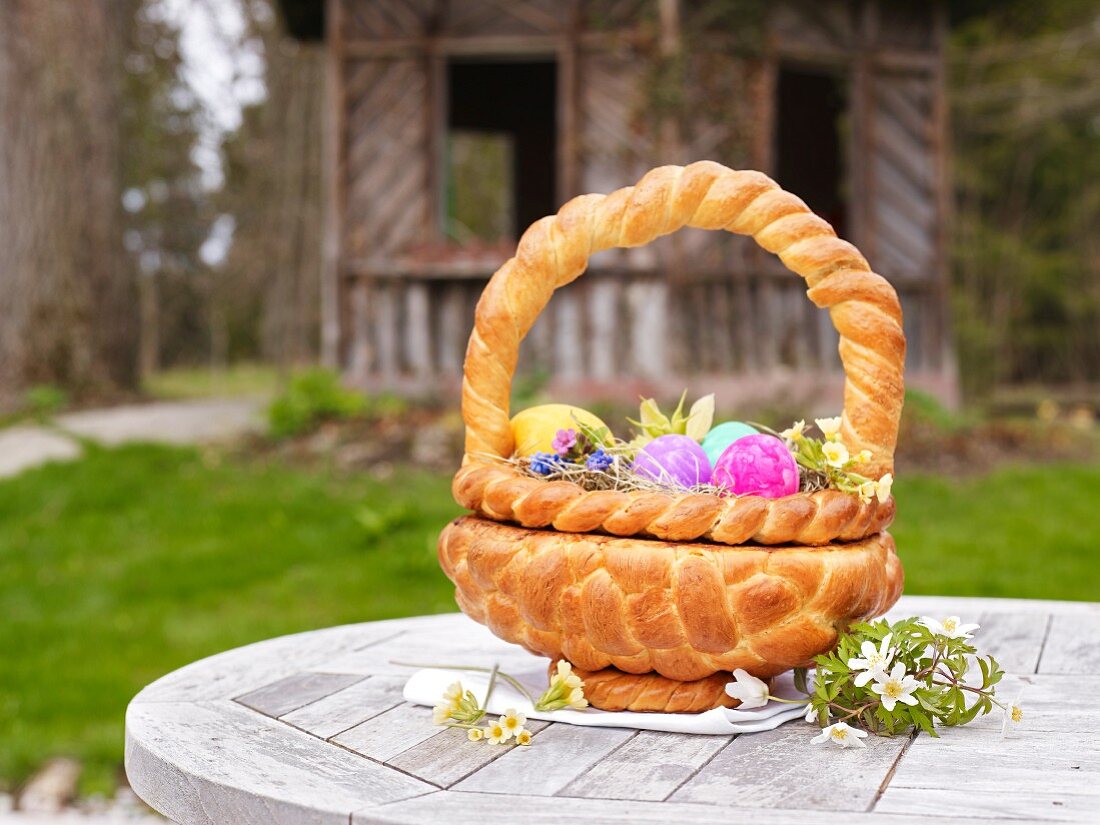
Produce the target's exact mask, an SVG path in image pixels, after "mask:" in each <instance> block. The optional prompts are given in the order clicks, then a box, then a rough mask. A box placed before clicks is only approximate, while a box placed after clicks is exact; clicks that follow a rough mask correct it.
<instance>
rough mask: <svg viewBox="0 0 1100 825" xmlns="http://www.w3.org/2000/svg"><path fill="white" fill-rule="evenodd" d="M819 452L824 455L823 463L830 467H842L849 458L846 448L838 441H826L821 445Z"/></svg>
mask: <svg viewBox="0 0 1100 825" xmlns="http://www.w3.org/2000/svg"><path fill="white" fill-rule="evenodd" d="M821 452H822V454H823V455H824V456H825V463H826V464H828V465H829V466H830V467H838V468H839V467H843V466H844V465H845V464H847V463H848V462H849V461H850V460H851V456H849V455H848V448H847V447H845V446H844V445H843V444H841V443H840V442H839V441H826V442H825V443H824V444H822V445H821Z"/></svg>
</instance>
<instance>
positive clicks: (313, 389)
mask: <svg viewBox="0 0 1100 825" xmlns="http://www.w3.org/2000/svg"><path fill="white" fill-rule="evenodd" d="M366 410H367V399H366V397H365V396H364V395H363V394H362V393H359V392H356V391H355V390H350V389H348V388H347V387H345V386H343V385H342V384H341V383H340V376H338V375H337V374H336V373H334V372H332V371H330V370H325V369H311V370H307V371H306V372H302V373H299V374H298V375H295V376H294V377H293V378H292V379H290V383H289V384H288V385H287V387H286V389H285V390H284V391H283V393H282V395H280V396H279V397H278V398H276V399H275V400H274V401H273V402H272V403H271V406H270V407H268V411H267V419H268V426H269V428H270V432H271V435H272V436H273V437H275V438H289V437H291V436H295V435H300V434H301V433H304V432H308V431H309V430H311V429H313V428H315V427H316V426H318V425H319V424H321V423H323V422H325V421H340V420H345V419H349V418H356V417H358V416H361V415H363V414H364V413H365V412H366Z"/></svg>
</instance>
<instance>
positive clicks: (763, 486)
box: [711, 434, 798, 498]
mask: <svg viewBox="0 0 1100 825" xmlns="http://www.w3.org/2000/svg"><path fill="white" fill-rule="evenodd" d="M711 483H712V484H714V486H716V487H723V488H725V489H726V490H729V491H730V492H731V493H733V494H735V495H739V496H749V495H755V496H763V497H764V498H782V497H783V496H791V495H794V494H795V493H797V492H798V464H796V463H795V460H794V456H792V455H791V451H790V450H788V449H787V445H786V444H784V443H783V442H782V441H780V440H779V439H778V438H776V437H775V436H773V435H764V434H760V435H747V436H745V437H744V438H739V439H737V440H736V441H735V442H733V443H732V444H730V445H729V446H728V447H727V448H726V449H725V450H724V451H723V452H722V455H720V456H719V457H718V460H717V461H716V462H715V463H714V473H713V474H712V477H711Z"/></svg>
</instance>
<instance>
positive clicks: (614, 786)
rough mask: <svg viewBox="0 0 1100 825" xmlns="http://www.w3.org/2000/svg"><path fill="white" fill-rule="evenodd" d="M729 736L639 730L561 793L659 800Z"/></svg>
mask: <svg viewBox="0 0 1100 825" xmlns="http://www.w3.org/2000/svg"><path fill="white" fill-rule="evenodd" d="M732 739H733V737H731V736H690V735H687V734H682V733H661V732H657V731H641V732H640V733H639V734H638V735H637V736H635V737H634V738H633V739H631V740H630V741H628V742H627V743H626V744H624V745H623V746H622V747H620V748H616V749H615V750H614V751H612V752H611V753H610V754H608V756H607V757H605V758H604V759H603V760H601V761H600V762H598V763H596V764H595V765H593V766H592V767H591V768H590V769H589V770H588V772H587V773H584V774H582V775H581V776H579V777H577V778H576V779H574V780H573V781H572V782H570V783H569V784H568V785H566V786H565V788H563V789H562V791H561V792H560V795H561V796H582V797H587V798H594V799H636V800H652V801H656V802H659V801H661V800H663V799H664V798H665V797H667V796H668V795H669V794H671V793H672V792H673V791H675V790H676V789H677V788H678V787H679V786H680V785H681V784H682V783H683V782H684V781H686V780H687V779H688V778H689V777H690V776H692V774H694V773H695V772H696V771H697V770H699V769H700V768H701V767H702V766H703V765H704V764H706V762H707V761H708V760H710V759H711V758H713V756H714V755H715V754H716V753H718V751H720V750H721V749H722V748H724V747H725V746H726V745H727V744H729V742H730V741H731V740H732Z"/></svg>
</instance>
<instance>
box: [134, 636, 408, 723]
mask: <svg viewBox="0 0 1100 825" xmlns="http://www.w3.org/2000/svg"><path fill="white" fill-rule="evenodd" d="M400 633H401V629H400V626H399V625H398V624H396V623H394V622H376V623H373V624H369V625H360V626H354V625H353V626H348V627H335V628H331V629H329V630H323V631H314V632H311V633H300V634H295V635H293V636H283V637H281V638H278V639H271V640H268V641H266V642H259V643H258V644H255V645H249V646H247V647H244V648H238V649H237V650H231V651H228V652H226V653H220V654H218V655H217V656H211V657H210V658H208V659H202V660H200V661H198V662H195V663H194V664H191V665H188V666H187V667H184V668H181V669H180V670H177V671H175V672H173V673H170V674H168V675H167V676H165V677H164V678H162V679H158V680H157V681H156V682H153V683H152V684H151V685H149V686H148V687H147V688H145V689H144V690H143V691H142V692H141V693H139V694H138V695H137V696H136V697H135V698H134V700H133V701H134V702H135V703H142V702H186V701H200V700H207V699H230V698H232V697H234V696H240V695H241V694H243V693H247V692H248V691H250V690H255V689H257V688H260V687H263V686H264V685H269V684H271V683H272V682H274V681H276V680H278V679H281V678H283V677H285V676H289V675H291V674H293V673H298V672H300V671H303V670H309V669H311V668H313V667H316V669H318V670H328V671H329V672H332V673H351V672H354V671H344V670H339V669H332V668H325V667H324V662H325V661H327V660H329V659H333V658H338V657H340V656H342V655H345V654H347V655H352V654H359V653H362V652H363V651H365V650H367V649H368V648H370V647H371V646H372V645H376V644H378V643H380V642H382V641H385V640H386V639H390V638H393V637H395V636H398V635H400ZM364 658H369V657H364ZM242 661H247V662H248V666H247V667H243V666H242V664H241V663H242Z"/></svg>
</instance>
